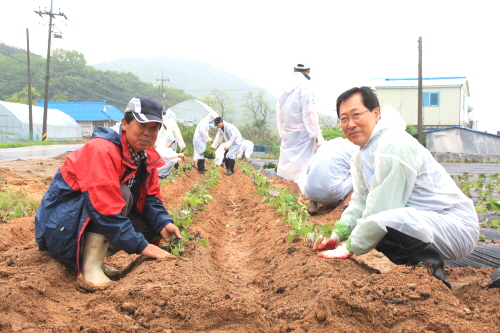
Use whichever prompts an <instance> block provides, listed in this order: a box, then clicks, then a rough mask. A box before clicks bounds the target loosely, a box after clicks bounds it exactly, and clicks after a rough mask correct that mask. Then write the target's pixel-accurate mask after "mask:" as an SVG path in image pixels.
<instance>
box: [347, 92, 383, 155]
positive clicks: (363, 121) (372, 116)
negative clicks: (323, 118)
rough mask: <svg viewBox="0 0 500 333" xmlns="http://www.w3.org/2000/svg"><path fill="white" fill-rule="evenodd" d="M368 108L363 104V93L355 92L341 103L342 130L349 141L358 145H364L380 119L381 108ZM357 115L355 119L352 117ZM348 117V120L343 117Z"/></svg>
mask: <svg viewBox="0 0 500 333" xmlns="http://www.w3.org/2000/svg"><path fill="white" fill-rule="evenodd" d="M367 110H368V108H367V107H366V106H365V105H364V104H363V99H362V97H361V94H359V93H358V94H354V95H352V96H351V97H350V98H348V99H347V100H345V101H344V102H343V103H341V104H340V110H339V117H340V120H341V126H342V130H343V131H344V133H345V136H346V138H347V139H349V141H351V142H352V143H354V144H355V145H357V146H360V147H363V146H364V145H365V144H366V142H368V139H370V136H371V134H372V132H373V129H374V128H375V125H376V124H377V122H378V121H379V119H380V109H379V108H375V109H373V110H371V112H370V111H368V112H365V111H367ZM353 116H355V118H357V119H356V120H355V119H351V118H350V117H353ZM345 118H348V120H347V122H342V119H345Z"/></svg>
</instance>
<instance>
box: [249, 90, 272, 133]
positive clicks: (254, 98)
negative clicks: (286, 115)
mask: <svg viewBox="0 0 500 333" xmlns="http://www.w3.org/2000/svg"><path fill="white" fill-rule="evenodd" d="M243 97H244V98H245V99H246V101H245V103H244V104H243V107H244V108H245V109H246V110H247V111H248V112H247V113H246V117H247V118H249V119H250V120H251V121H252V124H251V127H252V128H255V129H257V130H258V131H262V130H265V129H268V128H269V124H268V121H269V120H270V119H271V118H272V117H273V113H274V110H273V109H271V108H270V107H269V104H268V103H267V101H266V100H265V99H264V91H258V92H253V91H249V92H248V93H246V94H245V95H244V96H243Z"/></svg>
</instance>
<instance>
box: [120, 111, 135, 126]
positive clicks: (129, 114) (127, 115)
mask: <svg viewBox="0 0 500 333" xmlns="http://www.w3.org/2000/svg"><path fill="white" fill-rule="evenodd" d="M123 118H125V122H126V123H127V124H130V122H131V121H132V120H133V119H135V117H134V115H133V114H132V112H127V113H125V115H124V116H123Z"/></svg>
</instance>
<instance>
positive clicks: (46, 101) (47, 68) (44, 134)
mask: <svg viewBox="0 0 500 333" xmlns="http://www.w3.org/2000/svg"><path fill="white" fill-rule="evenodd" d="M53 2H54V0H50V12H47V10H45V11H43V12H42V11H41V10H40V9H39V10H38V11H36V10H34V12H35V13H37V14H38V15H40V17H42V18H43V16H42V15H49V17H50V19H49V42H48V46H47V62H46V66H45V95H44V97H43V99H44V102H43V125H42V141H45V140H47V108H48V104H49V81H50V40H51V36H52V19H53V18H55V16H63V17H64V18H65V19H66V20H67V19H68V18H67V17H66V15H64V13H61V10H60V9H59V13H53V12H52V4H53ZM55 37H59V38H60V35H58V36H55Z"/></svg>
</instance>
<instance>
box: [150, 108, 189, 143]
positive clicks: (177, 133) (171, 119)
mask: <svg viewBox="0 0 500 333" xmlns="http://www.w3.org/2000/svg"><path fill="white" fill-rule="evenodd" d="M163 124H165V126H162V128H161V129H160V131H159V132H158V138H157V139H156V146H157V147H158V146H159V145H160V143H161V142H162V141H164V140H165V138H166V137H167V135H171V136H173V137H174V139H175V143H174V145H173V146H172V150H173V151H177V144H179V148H180V149H184V148H186V144H185V143H184V139H183V138H182V134H181V130H180V129H179V125H178V124H177V122H176V121H175V113H174V112H173V111H172V110H170V109H168V110H167V112H166V113H165V115H164V116H163ZM165 127H166V128H165Z"/></svg>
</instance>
